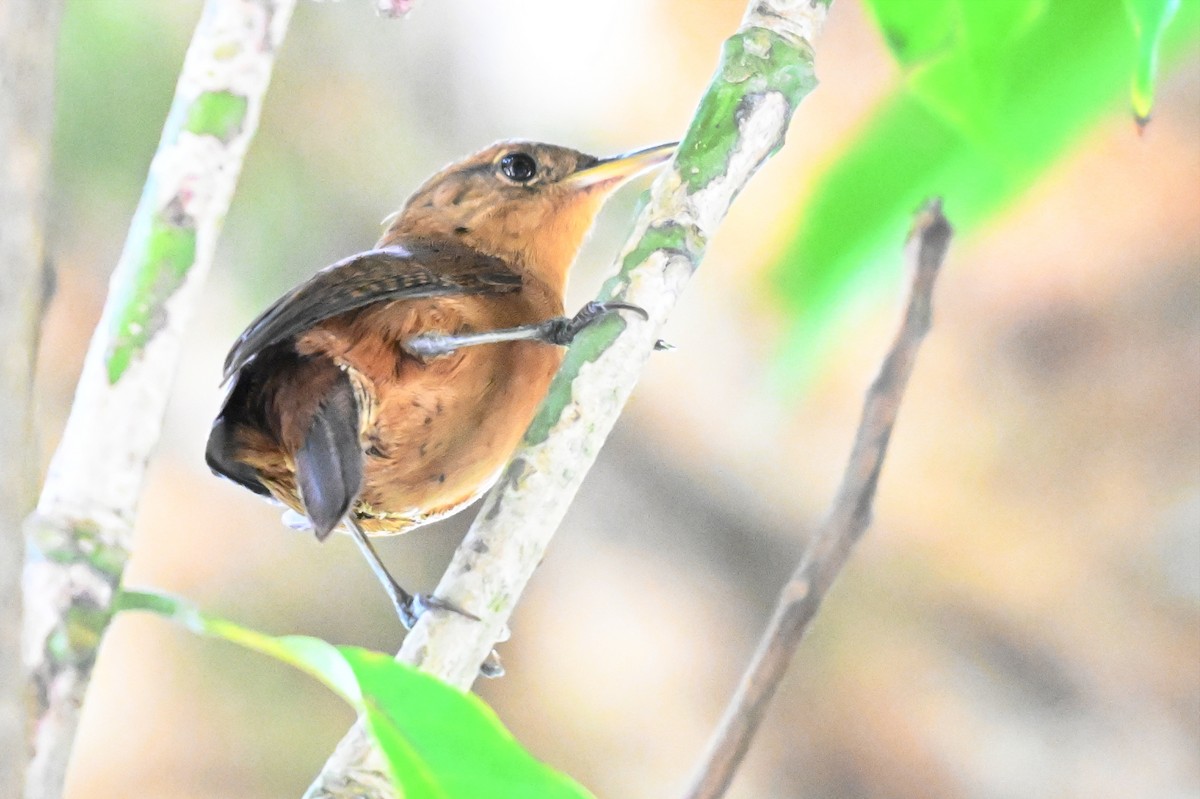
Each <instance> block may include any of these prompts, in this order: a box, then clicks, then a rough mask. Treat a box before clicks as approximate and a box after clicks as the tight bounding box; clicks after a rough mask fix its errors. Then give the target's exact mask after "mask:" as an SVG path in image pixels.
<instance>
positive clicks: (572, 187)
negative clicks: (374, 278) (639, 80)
mask: <svg viewBox="0 0 1200 799" xmlns="http://www.w3.org/2000/svg"><path fill="white" fill-rule="evenodd" d="M674 151H675V145H674V144H663V145H658V146H656V147H650V148H647V149H644V150H639V151H637V152H634V153H628V154H625V155H619V156H615V157H612V158H596V157H594V156H590V155H587V154H585V153H581V152H579V151H577V150H572V149H569V148H567V147H558V146H555V145H553V144H540V143H538V142H528V141H503V142H497V143H496V144H493V145H492V146H490V147H488V148H486V149H483V150H480V151H479V152H477V153H475V154H474V155H471V156H468V157H467V158H464V159H463V160H461V161H458V162H456V163H453V164H450V165H449V166H447V167H446V168H444V169H442V170H441V171H440V172H438V173H437V174H436V175H434V176H433V177H431V178H430V179H429V180H427V181H426V182H425V184H424V185H422V186H421V187H420V188H419V189H417V191H416V192H414V193H413V195H412V197H410V198H409V200H408V202H407V203H405V205H404V207H403V208H402V209H400V211H398V212H397V213H396V214H394V215H393V217H392V218H391V220H390V225H389V227H388V229H387V232H386V233H385V234H384V237H383V239H382V241H383V242H394V241H397V240H403V239H406V238H434V239H450V240H457V241H460V242H461V243H462V244H464V245H466V246H468V247H471V248H473V249H478V250H480V251H482V252H485V253H487V254H488V255H493V256H496V257H498V258H502V259H504V260H506V261H508V262H510V263H512V264H513V266H514V267H516V268H518V269H521V270H525V271H529V272H532V273H533V274H534V275H536V276H537V277H539V278H541V279H543V280H546V281H547V282H548V283H550V284H551V285H552V286H556V287H557V288H559V289H561V285H562V283H564V282H565V280H566V273H567V270H568V269H569V268H570V266H571V263H572V262H573V261H574V260H575V255H576V253H577V252H578V251H579V247H580V245H581V244H582V243H583V240H584V238H585V237H586V235H587V233H588V231H589V230H590V229H591V227H592V221H593V220H594V219H595V217H596V214H597V212H598V211H599V210H600V206H601V205H602V204H603V203H604V200H605V199H606V198H607V197H608V196H609V195H610V194H611V193H612V192H613V191H614V190H615V189H616V188H617V187H618V186H620V185H621V184H623V183H624V182H625V181H627V180H629V179H630V178H632V177H634V176H635V175H638V174H641V173H642V172H644V171H646V170H647V169H650V168H651V167H653V166H656V165H658V164H661V163H663V162H664V161H666V160H667V159H668V158H670V157H671V154H672V153H673V152H674Z"/></svg>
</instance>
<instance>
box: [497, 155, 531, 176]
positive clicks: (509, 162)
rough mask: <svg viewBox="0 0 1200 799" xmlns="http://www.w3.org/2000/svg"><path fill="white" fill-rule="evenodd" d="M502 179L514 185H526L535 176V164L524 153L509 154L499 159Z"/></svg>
mask: <svg viewBox="0 0 1200 799" xmlns="http://www.w3.org/2000/svg"><path fill="white" fill-rule="evenodd" d="M500 171H501V172H503V173H504V177H506V178H508V179H509V180H511V181H515V182H516V183H528V182H529V181H531V180H533V178H534V176H535V175H536V174H537V162H536V161H534V160H533V157H532V156H529V155H526V154H525V153H509V154H508V155H506V156H504V157H503V158H501V159H500Z"/></svg>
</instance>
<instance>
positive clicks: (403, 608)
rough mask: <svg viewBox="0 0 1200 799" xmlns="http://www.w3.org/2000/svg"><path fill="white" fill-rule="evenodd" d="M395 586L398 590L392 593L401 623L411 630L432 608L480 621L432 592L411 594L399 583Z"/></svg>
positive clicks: (393, 602) (472, 614)
mask: <svg viewBox="0 0 1200 799" xmlns="http://www.w3.org/2000/svg"><path fill="white" fill-rule="evenodd" d="M395 588H396V592H395V593H394V594H392V604H393V605H394V606H395V608H396V615H398V616H399V617H400V623H401V624H403V625H404V629H406V630H411V629H412V628H413V626H414V625H416V623H417V619H419V618H421V617H422V616H424V615H425V614H426V613H428V612H429V611H431V610H446V611H449V612H451V613H457V614H458V615H460V616H462V617H463V618H467V619H470V620H471V621H479V617H478V616H476V615H475V614H474V613H471V612H469V611H466V610H463V609H462V608H460V607H459V606H458V605H455V604H454V603H453V602H449V601H447V600H445V599H441V598H439V597H436V596H433V595H432V594H410V593H408V592H407V591H405V590H404V589H403V588H401V587H400V586H398V585H397V586H395ZM389 593H391V592H389Z"/></svg>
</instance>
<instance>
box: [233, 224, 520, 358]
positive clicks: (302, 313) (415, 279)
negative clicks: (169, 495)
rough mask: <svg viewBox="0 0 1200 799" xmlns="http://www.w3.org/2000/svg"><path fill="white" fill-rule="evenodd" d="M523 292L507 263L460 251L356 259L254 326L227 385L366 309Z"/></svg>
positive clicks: (436, 249) (423, 248)
mask: <svg viewBox="0 0 1200 799" xmlns="http://www.w3.org/2000/svg"><path fill="white" fill-rule="evenodd" d="M520 288H521V276H520V275H518V274H517V273H516V272H514V271H513V270H512V269H510V268H509V267H508V266H507V265H506V264H505V263H504V262H503V261H501V260H499V259H498V258H492V257H490V256H487V255H483V254H481V253H478V252H474V251H471V250H467V249H465V248H460V247H451V246H448V245H447V246H442V245H424V244H414V245H406V246H399V245H396V246H392V247H384V248H382V249H378V250H369V251H367V252H364V253H359V254H358V255H352V256H350V257H349V258H346V259H344V260H341V261H338V262H337V263H336V264H333V265H332V266H328V267H326V268H324V269H322V270H321V271H320V272H318V273H317V274H315V275H313V276H312V277H311V278H309V280H308V281H306V282H304V283H301V284H300V285H299V286H297V287H296V288H294V289H292V290H291V291H289V292H288V293H287V294H284V295H283V296H282V297H280V298H279V299H278V300H276V301H275V303H274V304H273V305H272V306H271V307H270V308H267V310H265V311H263V313H262V314H261V315H260V316H259V317H258V318H257V319H255V320H254V321H253V322H251V323H250V325H249V326H248V327H247V328H246V330H245V331H244V332H243V333H242V335H241V336H239V337H238V340H237V342H236V343H234V345H233V348H232V349H231V350H230V351H229V355H227V356H226V358H225V379H226V380H228V379H229V378H230V377H231V376H232V375H234V374H236V373H237V372H238V371H239V370H240V369H241V368H242V367H244V366H245V365H246V364H248V363H250V361H252V360H254V358H255V357H256V356H258V355H259V354H260V353H261V352H262V351H263V350H265V349H266V348H267V347H270V346H271V345H273V344H278V343H279V342H281V341H283V340H285V339H287V338H289V337H291V336H294V335H296V334H298V333H302V332H303V331H305V330H307V329H308V328H310V327H312V326H313V325H315V324H316V323H317V322H320V321H321V320H323V319H328V318H330V317H332V316H337V315H338V314H341V313H345V312H346V311H352V310H354V309H356V308H362V307H363V306H365V305H370V304H372V303H376V302H384V301H389V300H407V299H422V298H427V297H444V296H451V295H463V294H505V293H508V292H512V291H517V290H519V289H520Z"/></svg>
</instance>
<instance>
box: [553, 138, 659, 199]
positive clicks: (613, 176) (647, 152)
mask: <svg viewBox="0 0 1200 799" xmlns="http://www.w3.org/2000/svg"><path fill="white" fill-rule="evenodd" d="M678 144H679V142H669V143H667V144H656V145H655V146H653V147H647V148H646V149H644V150H638V151H637V152H632V153H625V154H624V155H615V156H613V157H612V158H604V159H602V160H600V161H597V162H596V163H594V164H592V165H591V166H588V167H584V168H583V169H581V170H579V171H578V172H576V173H575V174H573V175H571V176H570V177H568V178H567V179H566V180H565V181H563V182H564V183H566V184H567V185H569V186H571V187H573V188H576V189H592V188H600V187H602V186H603V187H607V188H613V189H615V188H616V187H617V186H619V185H620V184H622V183H624V182H625V181H627V180H629V179H630V178H632V177H634V176H636V175H640V174H642V173H643V172H645V171H646V170H648V169H650V168H652V167H656V166H658V165H659V164H661V163H663V162H664V161H666V160H667V159H669V158H670V157H671V156H672V155H674V154H675V147H676V146H677V145H678Z"/></svg>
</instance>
